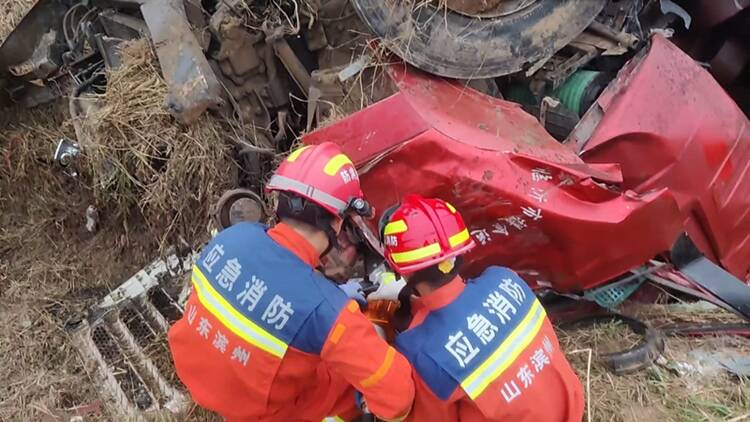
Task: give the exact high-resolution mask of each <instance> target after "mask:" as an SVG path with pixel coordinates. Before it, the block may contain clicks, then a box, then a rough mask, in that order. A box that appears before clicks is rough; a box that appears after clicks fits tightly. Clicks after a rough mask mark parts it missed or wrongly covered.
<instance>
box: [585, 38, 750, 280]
mask: <svg viewBox="0 0 750 422" xmlns="http://www.w3.org/2000/svg"><path fill="white" fill-rule="evenodd" d="M592 109H595V111H590V112H589V113H588V114H587V115H586V116H584V118H583V120H582V121H581V124H580V125H581V128H583V127H591V126H592V125H596V128H595V129H594V130H593V131H591V132H590V133H587V132H588V131H585V130H583V129H581V130H578V129H577V130H576V131H574V132H573V134H571V138H570V140H571V142H575V143H576V144H578V147H579V149H580V151H581V154H582V157H583V159H584V160H585V161H586V162H589V163H596V162H613V161H614V162H618V163H620V165H621V166H622V173H623V176H624V187H625V188H627V189H633V190H634V191H637V192H642V193H645V192H649V191H651V190H654V189H663V188H665V187H666V188H669V190H670V191H671V192H672V193H673V194H674V196H675V198H676V200H677V202H678V204H679V206H680V210H681V211H682V216H683V217H682V220H683V221H684V227H685V230H686V231H687V232H688V233H689V234H690V237H691V238H692V239H693V240H694V241H695V243H696V244H697V245H698V246H699V247H700V249H701V251H702V252H703V253H704V254H706V255H707V256H708V257H710V258H712V259H713V260H714V261H717V262H720V263H721V264H722V265H723V266H724V267H725V268H726V269H727V270H729V271H730V272H731V273H732V274H734V275H735V276H737V277H739V278H740V279H743V280H744V279H746V278H747V277H748V271H750V121H748V118H747V117H746V116H745V115H744V114H743V113H742V111H741V110H740V109H739V108H738V107H737V105H736V104H735V103H734V101H732V99H731V98H730V97H729V96H728V95H727V94H726V93H725V91H724V90H723V89H722V88H721V86H719V84H718V83H717V82H716V81H715V80H714V79H713V78H712V77H711V75H710V74H709V73H708V72H707V71H706V70H704V69H703V68H701V67H700V66H699V65H698V64H696V63H695V62H694V61H693V60H692V59H691V58H690V57H689V56H687V55H686V54H685V53H683V52H682V51H681V50H679V49H678V48H677V47H675V46H674V45H673V44H672V43H670V42H669V41H667V40H666V39H665V38H663V37H661V36H655V37H654V38H653V39H652V43H651V46H650V48H649V49H648V51H647V52H646V53H645V55H644V56H643V57H641V58H640V59H636V60H634V61H632V62H631V63H630V64H629V65H628V66H626V67H625V68H623V70H621V72H620V74H619V75H618V77H617V79H616V80H615V81H614V82H612V83H611V84H610V86H609V87H608V88H607V89H606V90H605V91H604V93H602V95H601V96H600V97H599V99H598V100H597V102H596V104H595V106H594V107H592ZM596 110H600V111H596ZM594 122H595V123H594Z"/></svg>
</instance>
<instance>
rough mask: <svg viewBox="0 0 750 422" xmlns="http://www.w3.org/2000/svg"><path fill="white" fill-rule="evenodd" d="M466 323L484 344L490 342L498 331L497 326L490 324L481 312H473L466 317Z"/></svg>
mask: <svg viewBox="0 0 750 422" xmlns="http://www.w3.org/2000/svg"><path fill="white" fill-rule="evenodd" d="M466 325H467V326H468V328H469V330H471V331H472V332H473V333H474V334H475V335H476V336H477V337H478V338H479V340H481V341H482V344H484V345H486V344H487V343H489V342H491V341H492V339H493V338H495V334H497V331H498V328H497V326H496V325H494V324H492V323H491V322H490V320H488V319H487V317H486V316H484V315H482V314H473V315H471V316H469V317H466Z"/></svg>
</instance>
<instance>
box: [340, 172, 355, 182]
mask: <svg viewBox="0 0 750 422" xmlns="http://www.w3.org/2000/svg"><path fill="white" fill-rule="evenodd" d="M339 175H340V176H341V180H343V181H344V183H349V182H351V181H352V176H351V175H350V174H349V172H348V171H346V170H341V172H339Z"/></svg>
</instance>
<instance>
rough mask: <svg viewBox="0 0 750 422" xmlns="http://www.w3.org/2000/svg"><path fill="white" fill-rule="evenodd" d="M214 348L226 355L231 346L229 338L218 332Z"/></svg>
mask: <svg viewBox="0 0 750 422" xmlns="http://www.w3.org/2000/svg"><path fill="white" fill-rule="evenodd" d="M213 344H214V347H215V348H216V350H218V351H220V352H221V353H224V352H226V351H227V346H228V345H229V339H228V338H227V336H225V335H224V334H222V333H221V331H219V330H216V336H214V343H213Z"/></svg>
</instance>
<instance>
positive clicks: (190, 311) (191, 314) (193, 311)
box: [185, 303, 198, 325]
mask: <svg viewBox="0 0 750 422" xmlns="http://www.w3.org/2000/svg"><path fill="white" fill-rule="evenodd" d="M185 311H186V312H185V313H186V314H187V321H188V325H193V321H195V316H196V315H197V314H198V308H197V307H196V306H195V305H194V304H192V303H188V304H187V305H185Z"/></svg>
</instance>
